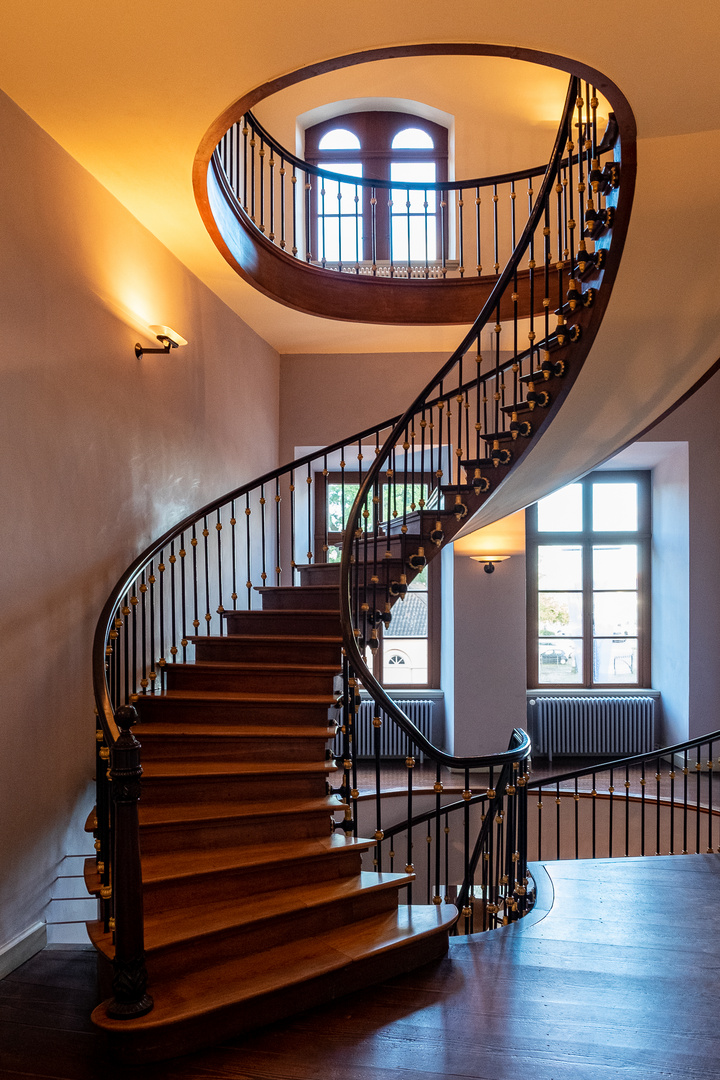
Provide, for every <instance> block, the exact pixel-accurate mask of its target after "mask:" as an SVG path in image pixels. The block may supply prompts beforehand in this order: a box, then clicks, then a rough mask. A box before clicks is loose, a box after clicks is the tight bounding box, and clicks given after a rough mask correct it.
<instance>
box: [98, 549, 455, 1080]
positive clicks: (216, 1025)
mask: <svg viewBox="0 0 720 1080" xmlns="http://www.w3.org/2000/svg"><path fill="white" fill-rule="evenodd" d="M311 573H312V572H311V571H308V572H307V576H308V577H310V574H311ZM315 574H316V575H317V574H319V576H320V578H321V579H322V580H321V583H319V584H304V585H303V586H301V587H296V588H292V589H290V588H287V589H285V588H263V589H261V590H259V591H260V593H261V596H262V605H263V608H262V610H260V611H242V612H240V611H238V612H227V613H226V614H225V621H226V625H227V631H228V632H227V635H226V636H223V637H198V638H195V639H193V640H194V644H195V649H196V662H195V663H194V664H172V665H168V668H167V690H166V691H165V692H164V693H162V694H148V695H141V696H140V697H139V698H138V699H137V702H136V706H137V709H138V711H139V714H140V718H141V723H140V725H139V726H138V728H137V733H138V736H139V739H140V741H141V743H142V747H143V773H144V775H143V784H142V798H141V801H140V808H139V816H140V845H141V853H142V888H143V896H144V909H145V951H146V965H147V970H148V978H149V991H150V993H151V994H152V996H153V999H154V1007H153V1008H152V1010H151V1011H150V1012H149V1013H147V1015H145V1016H142V1017H139V1018H135V1019H132V1020H116V1019H112V1018H111V1017H110V1016H109V1015H108V1011H107V1005H108V1002H107V1001H106V1002H103V1004H101V1005H99V1006H98V1008H97V1009H96V1010H95V1012H94V1013H93V1021H94V1022H95V1024H97V1025H98V1026H99V1027H100V1028H102V1029H104V1030H105V1031H107V1032H108V1033H109V1034H110V1037H111V1044H112V1048H113V1050H114V1052H115V1054H116V1055H117V1056H119V1057H120V1058H121V1060H123V1061H125V1062H128V1063H134V1062H142V1061H152V1060H159V1059H162V1058H166V1057H172V1056H175V1055H178V1054H183V1053H187V1052H189V1051H191V1050H193V1049H196V1048H198V1047H201V1046H204V1045H208V1044H210V1043H213V1042H217V1041H218V1040H220V1039H226V1038H231V1037H233V1036H236V1035H238V1034H240V1033H241V1032H243V1031H245V1030H248V1029H249V1028H252V1027H257V1026H258V1025H262V1024H264V1023H269V1022H271V1021H274V1020H277V1019H278V1018H280V1017H283V1016H286V1015H288V1014H290V1013H293V1012H296V1011H300V1010H303V1009H306V1008H309V1007H311V1006H313V1005H317V1004H319V1003H321V1002H323V1001H327V1000H329V999H331V998H334V997H336V996H337V995H339V994H343V993H347V992H349V991H352V990H356V989H358V988H360V987H363V986H367V985H369V984H371V983H374V982H377V981H379V980H382V979H385V978H387V977H389V976H391V975H394V974H397V973H399V972H403V971H406V970H409V969H410V968H413V967H416V966H418V965H420V964H424V963H426V962H428V961H429V960H432V959H434V958H436V957H438V956H440V955H442V954H443V953H444V952H445V951H446V949H447V939H448V931H449V930H450V928H451V927H452V926H453V924H454V922H455V920H456V919H457V909H456V908H455V907H454V906H453V905H447V904H442V905H438V906H434V905H433V906H429V907H419V906H412V907H407V906H406V905H402V906H398V891H399V889H400V888H402V887H403V886H405V885H407V884H409V883H410V882H411V881H412V880H413V877H414V875H413V874H412V873H401V874H388V873H382V874H380V873H368V872H363V871H362V870H361V856H362V853H363V852H364V851H366V850H367V849H368V848H370V847H372V846H373V844H374V842H375V841H374V839H355V838H353V836H352V835H350V834H348V835H345V834H344V833H342V834H338V833H337V832H336V823H335V814H336V813H338V812H344V810H345V804H344V802H343V801H342V799H341V797H339V796H338V795H337V794H333V793H332V792H331V787H330V782H331V780H332V777H333V773H334V772H336V771H337V768H336V765H335V763H334V761H333V760H332V757H331V755H330V751H329V750H326V746H327V743H328V740H329V739H331V738H332V737H333V736H334V734H335V724H334V722H332V723H330V722H329V721H328V710H329V709H330V708H331V707H332V706H334V704H335V696H334V695H333V681H334V677H335V675H336V674H337V673H338V672H339V670H340V667H341V636H340V623H339V610H338V607H339V602H338V595H339V593H338V584H337V580H338V579H337V574H338V568H337V566H335V567H332V568H328V569H327V570H326V571H325V573H324V574H323V572H322V570H321V569H320V568H319V567H318V568H316V569H315ZM333 577H334V578H335V582H334V584H331V583H330V581H331V579H332V578H333ZM313 580H317V578H316V577H315V578H313ZM93 825H94V822H93V821H90V822H89V828H92V827H93ZM96 866H97V864H96V862H95V861H94V860H88V864H87V871H86V878H87V884H88V888H89V889H90V891H91V892H93V893H99V891H100V887H101V885H100V880H99V878H98V876H97V870H96ZM90 936H91V939H92V941H93V942H94V944H95V946H96V948H97V949H98V952H99V956H100V967H101V982H102V984H103V987H104V990H106V991H107V993H108V994H109V993H110V989H109V983H110V977H111V966H112V959H113V955H114V946H113V941H112V932H111V931H110V930H108V931H105V929H104V927H103V924H102V923H95V924H92V925H91V926H90Z"/></svg>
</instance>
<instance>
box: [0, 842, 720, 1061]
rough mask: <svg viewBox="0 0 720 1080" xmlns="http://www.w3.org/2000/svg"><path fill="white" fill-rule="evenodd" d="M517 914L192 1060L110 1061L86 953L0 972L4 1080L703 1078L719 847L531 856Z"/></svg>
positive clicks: (716, 943) (715, 1010) (714, 973)
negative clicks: (381, 979)
mask: <svg viewBox="0 0 720 1080" xmlns="http://www.w3.org/2000/svg"><path fill="white" fill-rule="evenodd" d="M536 875H537V879H538V883H539V886H540V888H539V903H538V905H537V906H536V909H535V911H534V912H533V914H532V915H531V916H529V917H528V918H527V919H526V920H524V922H522V923H518V924H516V925H515V926H513V927H508V928H505V929H503V930H500V931H497V932H495V933H493V934H488V935H479V936H478V937H476V938H471V939H469V940H465V939H463V940H461V939H457V940H456V941H453V943H452V945H451V949H450V954H449V956H448V957H447V958H445V959H443V960H441V961H438V962H436V963H434V964H432V965H429V966H428V967H426V968H424V969H421V970H420V971H417V972H414V973H411V974H409V975H405V976H401V977H399V978H397V979H393V980H391V981H389V982H387V983H385V984H384V985H382V986H381V987H376V988H375V989H374V990H369V991H365V992H363V993H360V994H355V995H353V996H351V997H348V998H345V999H343V1000H341V1001H338V1002H336V1003H335V1004H333V1005H331V1006H329V1007H325V1008H323V1009H322V1010H318V1011H316V1012H311V1013H307V1014H304V1015H301V1016H299V1017H296V1018H295V1019H293V1020H290V1021H286V1022H284V1023H282V1024H278V1025H276V1026H274V1027H272V1028H269V1029H266V1030H265V1031H263V1032H261V1033H259V1034H256V1035H254V1036H252V1037H251V1038H248V1039H245V1040H242V1041H238V1042H237V1043H231V1044H228V1045H226V1046H222V1047H219V1048H216V1049H214V1050H211V1051H207V1052H206V1053H202V1054H198V1055H195V1056H194V1057H192V1058H187V1059H181V1060H178V1061H175V1062H169V1063H165V1064H162V1065H154V1066H146V1067H141V1068H137V1069H129V1068H124V1069H123V1068H117V1069H115V1068H113V1066H112V1065H108V1063H107V1060H106V1058H105V1057H104V1053H103V1044H102V1040H101V1038H100V1036H99V1035H97V1034H95V1033H94V1031H93V1030H92V1028H91V1027H90V1024H89V1021H88V1014H89V1012H90V1007H91V1005H92V1004H93V1003H94V999H95V989H94V978H93V973H94V959H93V954H92V953H91V952H89V951H84V950H80V949H49V950H45V952H43V953H40V954H39V955H38V956H36V957H35V958H34V959H32V960H30V961H28V963H27V964H24V965H23V966H22V967H21V968H18V969H17V971H15V972H13V973H12V975H10V976H8V977H7V978H6V979H5V980H3V981H2V982H0V1077H1V1078H2V1080H30V1078H32V1077H43V1078H54V1080H55V1078H57V1080H101V1078H103V1080H120V1077H122V1078H123V1080H127V1078H134V1080H150V1078H152V1080H191V1078H192V1080H517V1078H518V1077H527V1078H528V1080H605V1078H607V1080H610V1078H613V1080H615V1078H617V1077H622V1078H623V1080H661V1078H662V1080H687V1078H693V1080H695V1078H697V1080H700V1078H702V1080H718V1078H719V1077H720V1029H719V1028H718V1023H717V1019H718V1016H719V1015H720V904H719V903H718V895H719V893H720V856H719V855H685V856H675V857H671V856H663V857H660V858H645V859H617V860H614V861H607V860H595V861H586V862H561V863H545V864H542V865H541V866H537V867H536Z"/></svg>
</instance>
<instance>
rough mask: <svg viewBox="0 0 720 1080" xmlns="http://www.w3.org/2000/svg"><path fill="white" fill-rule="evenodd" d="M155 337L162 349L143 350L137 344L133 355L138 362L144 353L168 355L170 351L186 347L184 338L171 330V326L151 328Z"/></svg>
mask: <svg viewBox="0 0 720 1080" xmlns="http://www.w3.org/2000/svg"><path fill="white" fill-rule="evenodd" d="M150 329H151V330H152V332H153V334H154V335H155V337H156V338H157V339H158V341H161V342H162V344H163V348H162V349H144V348H143V347H142V345H140V344H139V343H138V344H137V345H136V346H135V355H136V356H137V358H138V360H139V359H140V357H141V356H142V355H143V354H144V353H169V352H170V350H171V349H177V348H178V346H180V345H187V341H186V340H185V338H184V337H182V336H181V335H180V334H178V332H177V330H173V329H172V327H171V326H151V327H150Z"/></svg>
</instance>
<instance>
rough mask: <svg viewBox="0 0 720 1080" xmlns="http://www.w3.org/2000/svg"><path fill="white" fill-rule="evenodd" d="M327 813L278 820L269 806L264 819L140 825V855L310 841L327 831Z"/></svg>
mask: <svg viewBox="0 0 720 1080" xmlns="http://www.w3.org/2000/svg"><path fill="white" fill-rule="evenodd" d="M330 822H331V815H330V810H329V809H328V810H326V811H321V812H312V813H307V814H283V815H282V817H278V816H277V815H275V814H274V813H273V812H272V803H269V804H268V815H267V817H261V818H257V817H253V818H249V819H237V820H232V821H229V822H222V823H220V824H217V825H209V824H200V823H197V822H188V823H183V824H177V825H176V824H173V825H142V824H141V826H140V850H141V851H142V853H143V855H154V854H167V853H168V852H170V851H188V850H193V851H200V850H207V849H210V848H215V847H236V846H237V845H238V844H262V843H265V842H267V843H270V842H272V841H273V840H278V839H283V840H293V839H298V840H309V839H311V838H312V837H318V838H324V837H326V836H327V835H328V834H329V832H330Z"/></svg>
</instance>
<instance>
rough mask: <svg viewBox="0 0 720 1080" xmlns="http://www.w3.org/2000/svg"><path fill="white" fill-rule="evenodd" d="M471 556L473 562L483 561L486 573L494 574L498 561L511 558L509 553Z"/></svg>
mask: <svg viewBox="0 0 720 1080" xmlns="http://www.w3.org/2000/svg"><path fill="white" fill-rule="evenodd" d="M470 558H471V559H472V560H473V562H479V563H483V570H484V571H485V573H486V574H492V573H494V572H495V563H496V562H505V560H506V559H509V558H510V556H509V555H471V556H470Z"/></svg>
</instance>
